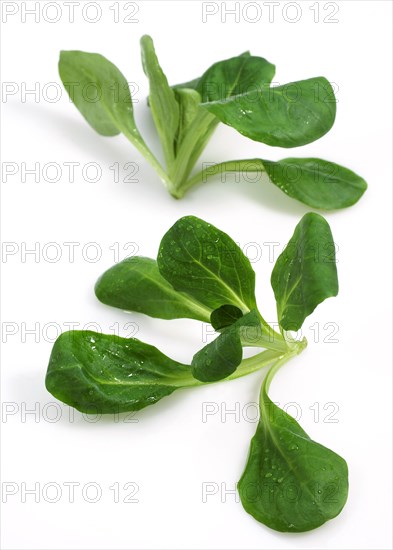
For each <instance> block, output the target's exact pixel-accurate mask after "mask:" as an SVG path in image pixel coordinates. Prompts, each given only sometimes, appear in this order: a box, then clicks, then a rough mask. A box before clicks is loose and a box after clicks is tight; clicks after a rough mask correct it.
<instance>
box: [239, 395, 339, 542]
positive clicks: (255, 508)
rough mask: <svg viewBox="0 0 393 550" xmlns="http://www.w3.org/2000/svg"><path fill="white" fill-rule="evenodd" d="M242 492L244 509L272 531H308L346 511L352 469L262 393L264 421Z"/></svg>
mask: <svg viewBox="0 0 393 550" xmlns="http://www.w3.org/2000/svg"><path fill="white" fill-rule="evenodd" d="M238 490H239V494H240V498H241V501H242V504H243V506H244V508H245V510H246V511H247V512H248V513H249V514H251V515H252V516H253V517H254V518H255V519H256V520H258V521H260V522H262V523H264V524H265V525H267V526H268V527H271V528H272V529H276V530H277V531H288V532H302V531H309V530H310V529H315V528H316V527H319V526H320V525H322V524H323V523H325V522H326V521H328V520H329V519H332V518H334V517H335V516H337V515H338V514H339V513H340V511H341V510H342V508H343V507H344V505H345V502H346V500H347V495H348V467H347V464H346V462H345V460H344V459H343V458H341V457H340V456H339V455H337V454H336V453H334V452H333V451H331V450H330V449H327V448H326V447H324V446H322V445H320V444H319V443H316V442H315V441H313V440H312V439H310V438H309V436H308V435H307V434H306V433H305V431H304V430H303V429H302V428H301V427H300V426H299V424H298V423H297V422H296V421H295V420H294V419H293V418H292V417H291V416H289V415H288V414H287V413H285V412H284V411H282V410H281V409H279V408H278V407H277V406H276V405H275V404H274V403H273V402H272V401H271V400H270V399H269V397H268V396H267V394H266V393H265V392H263V396H262V402H261V419H260V421H259V424H258V427H257V431H256V433H255V435H254V437H253V439H252V440H251V447H250V451H249V457H248V461H247V465H246V468H245V470H244V472H243V475H242V477H241V479H240V481H239V483H238Z"/></svg>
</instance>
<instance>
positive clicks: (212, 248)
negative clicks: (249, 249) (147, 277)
mask: <svg viewBox="0 0 393 550" xmlns="http://www.w3.org/2000/svg"><path fill="white" fill-rule="evenodd" d="M157 263H158V269H159V270H160V273H161V275H162V276H163V277H164V278H165V279H166V280H167V281H168V282H169V283H170V284H171V285H172V286H173V287H174V288H175V289H176V290H178V291H180V292H185V293H187V294H189V295H190V296H192V297H193V298H194V299H195V300H197V301H198V302H199V303H201V304H204V305H205V306H206V307H207V308H211V309H212V310H213V309H217V308H218V307H220V306H222V305H226V304H231V305H234V306H236V307H238V308H239V309H241V310H242V311H243V313H246V312H247V311H249V310H251V309H254V308H255V307H256V304H255V273H254V271H253V269H252V267H251V264H250V261H249V260H248V258H247V257H246V256H245V255H244V254H243V252H242V251H241V250H240V248H239V247H238V245H237V244H236V243H235V242H234V241H233V240H232V239H231V238H230V237H229V236H228V235H227V234H226V233H224V232H223V231H220V230H219V229H217V228H216V227H214V226H213V225H211V224H209V223H207V222H205V221H203V220H201V219H199V218H196V217H194V216H186V217H184V218H181V219H180V220H178V221H177V222H176V223H175V224H174V225H173V226H172V227H171V228H170V229H169V231H167V233H166V234H165V235H164V237H163V238H162V241H161V244H160V249H159V253H158V258H157Z"/></svg>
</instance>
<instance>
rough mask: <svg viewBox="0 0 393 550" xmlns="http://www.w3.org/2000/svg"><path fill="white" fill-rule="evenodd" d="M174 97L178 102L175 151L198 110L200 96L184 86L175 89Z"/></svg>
mask: <svg viewBox="0 0 393 550" xmlns="http://www.w3.org/2000/svg"><path fill="white" fill-rule="evenodd" d="M175 97H176V101H177V102H178V104H179V126H178V129H177V134H176V142H175V153H177V151H178V149H179V148H180V146H181V144H182V141H183V139H184V138H185V137H186V136H187V132H188V131H189V129H190V126H191V124H192V123H193V121H194V119H195V117H197V116H198V113H199V112H200V108H199V104H200V102H201V96H200V95H199V94H198V92H197V91H195V90H191V89H187V88H184V89H179V90H176V91H175Z"/></svg>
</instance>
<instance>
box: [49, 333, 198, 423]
mask: <svg viewBox="0 0 393 550" xmlns="http://www.w3.org/2000/svg"><path fill="white" fill-rule="evenodd" d="M45 384H46V388H47V389H48V391H49V392H50V393H51V394H52V395H54V396H55V397H56V398H57V399H59V400H60V401H63V402H64V403H67V404H68V405H71V406H72V407H75V408H76V409H78V410H79V411H81V412H85V413H118V412H126V411H137V410H139V409H142V408H143V407H147V406H148V405H153V404H154V403H156V402H157V401H159V400H160V399H162V398H163V397H165V396H166V395H170V394H171V393H172V392H174V391H175V390H177V389H178V388H181V387H183V386H190V385H196V381H195V379H193V377H192V375H191V372H190V367H189V366H187V365H183V364H181V363H178V362H177V361H173V360H172V359H170V358H169V357H167V356H166V355H164V354H163V353H161V352H160V351H159V350H158V349H157V348H155V347H153V346H150V345H148V344H145V343H143V342H141V341H139V340H136V339H135V338H130V339H128V338H120V337H119V336H114V335H105V334H100V333H96V332H91V331H71V332H64V333H63V334H61V335H60V336H59V338H58V339H57V340H56V342H55V344H54V346H53V349H52V353H51V356H50V360H49V366H48V372H47V375H46V380H45Z"/></svg>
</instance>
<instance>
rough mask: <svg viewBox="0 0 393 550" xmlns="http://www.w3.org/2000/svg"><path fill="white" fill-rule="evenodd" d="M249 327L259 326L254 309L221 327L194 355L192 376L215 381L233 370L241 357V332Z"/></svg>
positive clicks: (203, 380) (206, 380) (205, 380)
mask: <svg viewBox="0 0 393 550" xmlns="http://www.w3.org/2000/svg"><path fill="white" fill-rule="evenodd" d="M250 327H251V328H252V329H256V328H259V327H260V320H259V317H258V313H257V312H256V311H255V310H253V311H250V313H247V314H246V315H244V316H243V317H241V318H240V319H238V320H237V321H235V323H233V324H232V325H231V326H229V327H227V328H225V329H223V331H222V332H221V334H220V335H219V336H218V337H217V338H216V339H215V340H214V341H213V342H210V344H207V345H206V346H205V347H204V348H202V349H201V350H200V351H198V353H196V354H195V355H194V357H193V360H192V362H191V369H192V374H193V376H194V377H195V378H196V379H197V380H201V381H202V382H216V381H217V380H222V379H223V378H226V377H227V376H229V375H230V374H232V373H233V372H235V370H236V369H237V367H238V366H239V365H240V363H241V360H242V357H243V348H242V333H243V332H245V331H246V330H247V329H249V328H250Z"/></svg>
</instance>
